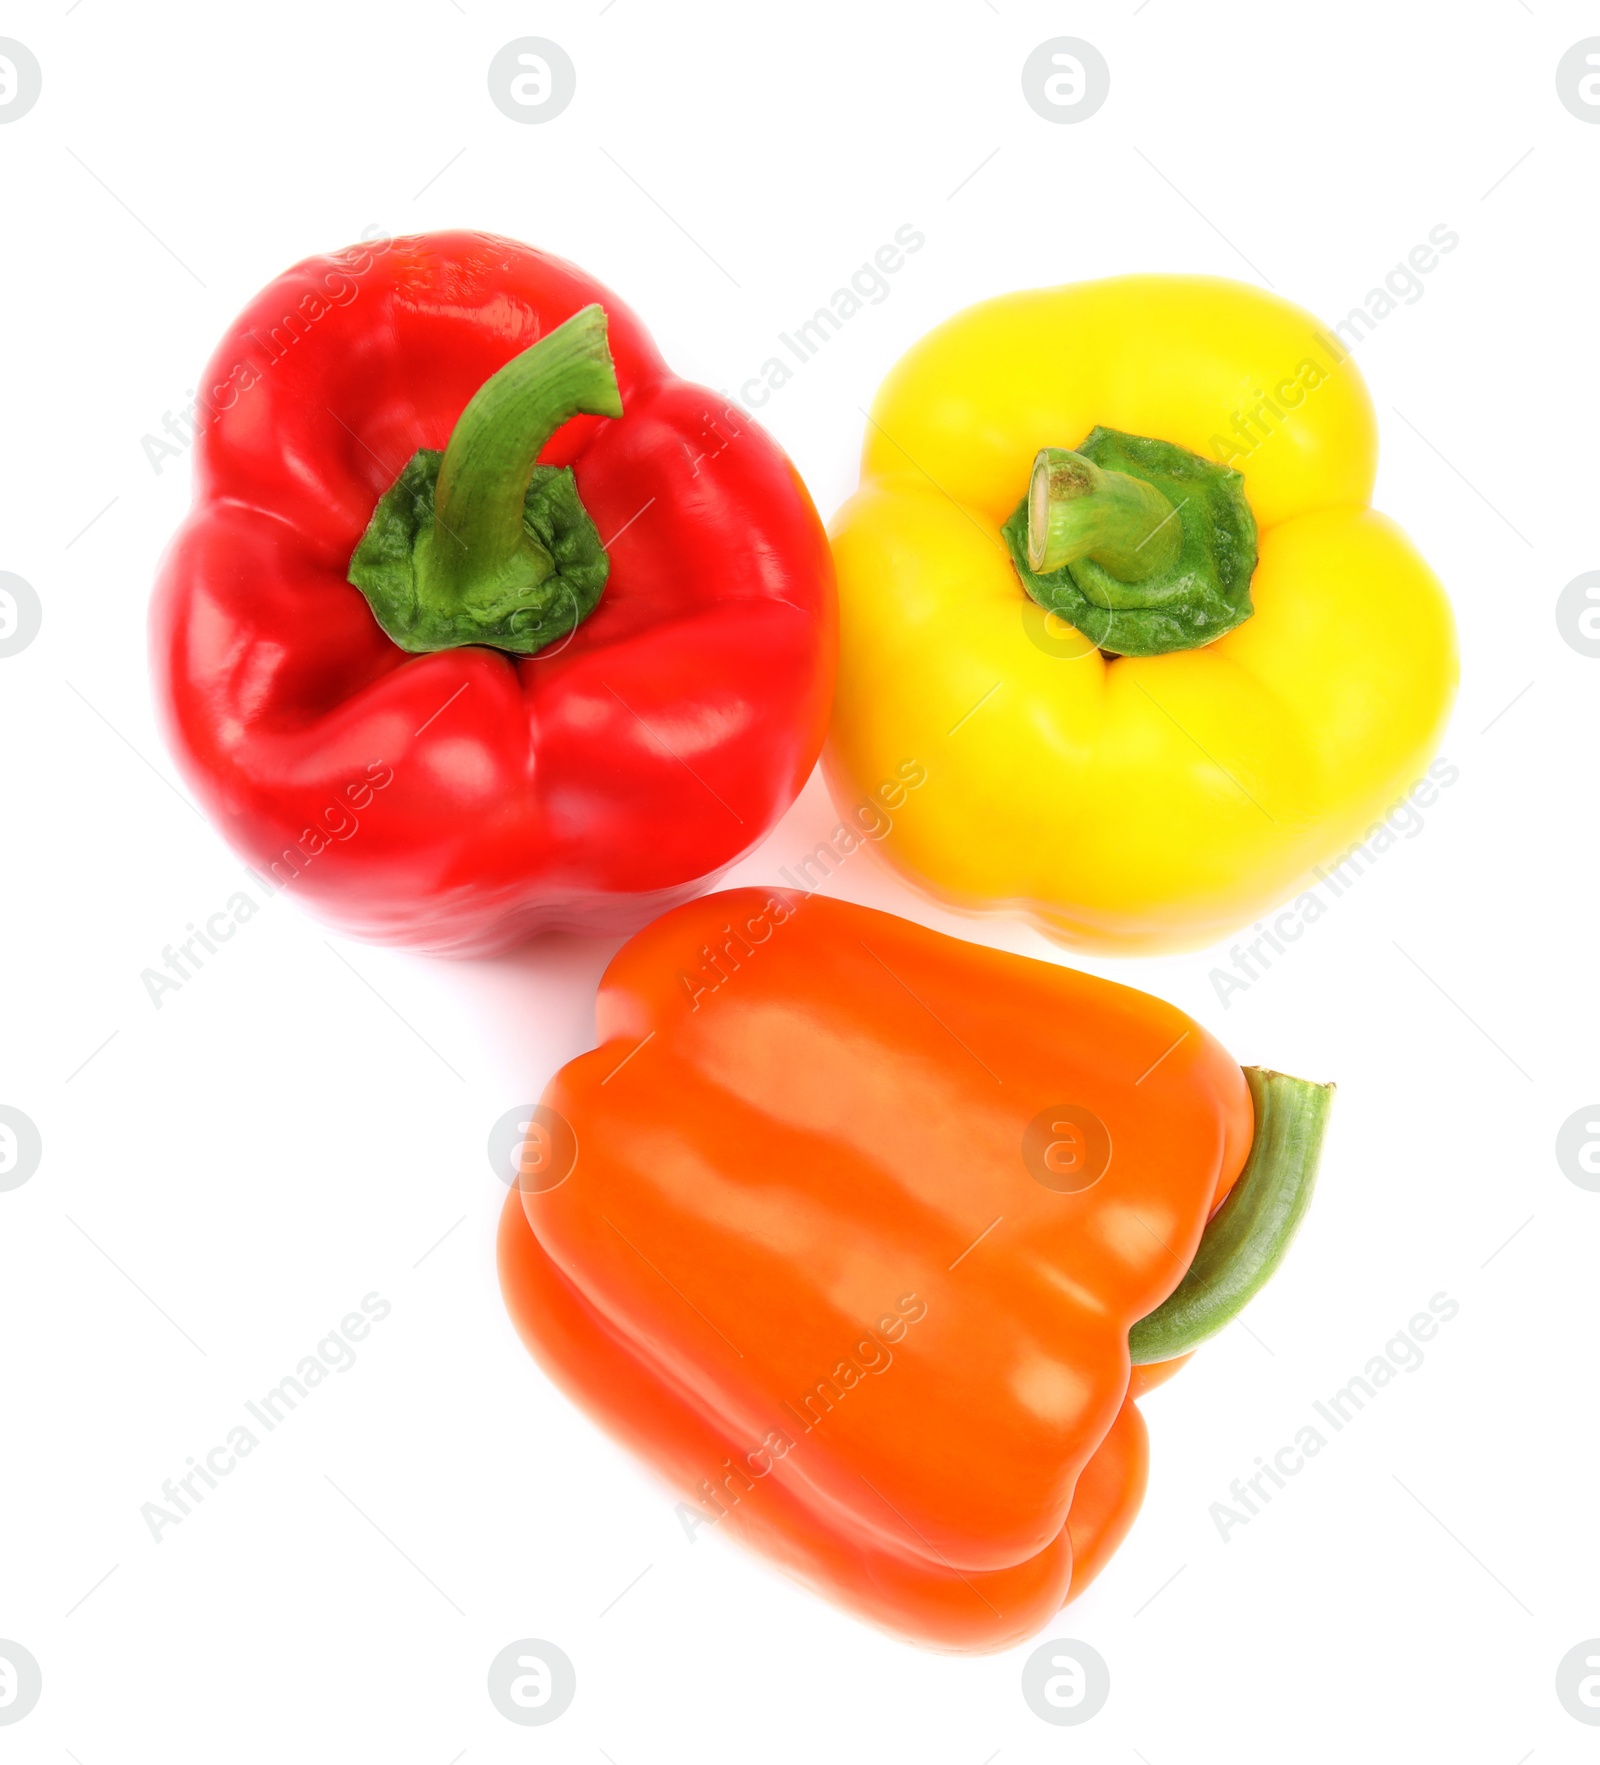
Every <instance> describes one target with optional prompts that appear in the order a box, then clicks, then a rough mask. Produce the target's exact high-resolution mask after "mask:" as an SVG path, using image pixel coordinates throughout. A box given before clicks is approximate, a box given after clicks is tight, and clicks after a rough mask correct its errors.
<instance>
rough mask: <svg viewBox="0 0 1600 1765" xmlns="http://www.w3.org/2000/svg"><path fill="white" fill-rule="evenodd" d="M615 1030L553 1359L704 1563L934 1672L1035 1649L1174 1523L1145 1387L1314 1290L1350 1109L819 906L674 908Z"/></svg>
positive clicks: (577, 1145) (577, 1175)
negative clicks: (856, 1629)
mask: <svg viewBox="0 0 1600 1765" xmlns="http://www.w3.org/2000/svg"><path fill="white" fill-rule="evenodd" d="M596 1023H597V1030H598V1045H597V1046H596V1047H595V1048H594V1049H593V1050H592V1051H591V1052H589V1053H587V1054H584V1055H581V1056H579V1057H578V1058H577V1059H576V1060H574V1061H572V1062H570V1063H569V1064H568V1065H567V1066H565V1067H563V1068H562V1070H561V1071H560V1072H559V1073H558V1074H557V1075H556V1076H555V1077H554V1079H552V1080H551V1082H550V1084H549V1085H548V1086H547V1087H546V1089H545V1092H544V1097H543V1101H542V1102H541V1104H540V1105H539V1107H538V1110H537V1111H536V1112H535V1115H536V1118H537V1126H536V1130H535V1131H534V1132H533V1133H532V1135H531V1137H530V1140H529V1142H528V1143H527V1144H526V1145H525V1147H524V1155H523V1162H522V1165H521V1172H522V1177H521V1180H520V1181H519V1183H518V1185H517V1187H516V1188H514V1189H513V1191H512V1193H511V1195H510V1196H509V1198H508V1201H507V1206H506V1209H505V1212H504V1214H503V1215H502V1219H501V1229H500V1249H499V1256H500V1278H501V1285H502V1290H503V1292H504V1295H505V1299H506V1304H507V1307H508V1309H509V1311H510V1314H511V1317H512V1319H513V1321H514V1323H515V1325H516V1327H517V1329H518V1331H519V1332H520V1333H521V1335H522V1337H523V1339H524V1341H525V1342H526V1344H527V1346H528V1347H529V1349H530V1350H531V1351H532V1353H533V1354H534V1356H535V1357H536V1359H537V1360H538V1361H539V1362H540V1364H541V1365H542V1366H543V1368H544V1370H545V1371H546V1373H547V1374H548V1375H549V1376H550V1377H551V1378H552V1379H553V1380H554V1381H555V1382H556V1383H557V1384H558V1385H559V1386H561V1387H562V1389H563V1390H565V1391H566V1392H567V1394H568V1395H569V1396H570V1397H572V1398H573V1399H574V1400H575V1401H576V1402H577V1403H578V1404H579V1405H580V1406H582V1407H583V1408H584V1409H585V1410H586V1411H587V1412H588V1413H589V1414H590V1415H591V1416H592V1417H593V1418H594V1419H595V1420H596V1421H597V1422H599V1423H600V1425H601V1426H603V1427H604V1428H606V1429H607V1430H608V1431H609V1432H610V1433H611V1434H612V1435H614V1436H615V1437H616V1438H617V1439H618V1440H620V1441H621V1442H623V1443H624V1444H626V1445H627V1446H629V1447H630V1448H631V1449H632V1450H633V1451H634V1452H636V1453H637V1454H638V1455H639V1456H640V1457H641V1458H643V1459H644V1460H646V1461H647V1462H648V1463H649V1464H651V1465H652V1466H653V1467H654V1468H655V1469H656V1470H657V1471H658V1472H659V1473H660V1474H661V1475H662V1476H663V1477H664V1478H665V1480H666V1481H667V1483H668V1484H669V1485H670V1486H672V1487H673V1488H674V1490H675V1491H676V1498H677V1513H678V1517H679V1519H680V1521H682V1523H683V1525H684V1528H685V1530H686V1532H688V1534H689V1535H690V1536H691V1537H694V1536H696V1535H697V1534H698V1533H699V1532H700V1530H701V1529H702V1528H704V1527H708V1526H716V1527H718V1528H725V1529H726V1530H727V1532H728V1533H730V1534H731V1535H733V1536H736V1537H738V1538H739V1539H740V1540H742V1541H743V1542H744V1543H745V1544H746V1545H748V1546H749V1547H751V1548H752V1549H755V1550H757V1551H759V1552H761V1553H762V1554H763V1555H764V1556H765V1557H767V1558H768V1559H769V1560H770V1561H772V1562H773V1563H775V1564H776V1565H777V1566H779V1567H780V1568H782V1569H784V1570H786V1571H787V1572H788V1573H789V1574H791V1575H792V1576H794V1577H796V1578H797V1579H798V1580H800V1581H801V1582H803V1583H805V1584H806V1585H808V1586H809V1587H811V1588H813V1589H814V1590H816V1591H817V1592H819V1593H821V1594H823V1595H824V1596H825V1597H827V1598H829V1599H832V1600H834V1601H837V1602H838V1603H839V1604H841V1605H842V1606H844V1607H845V1608H846V1609H848V1610H849V1611H851V1612H853V1613H855V1614H856V1615H857V1616H859V1617H861V1618H863V1619H865V1620H867V1621H869V1622H871V1623H874V1624H877V1625H879V1626H881V1627H883V1628H885V1629H887V1630H889V1631H892V1632H893V1633H895V1634H897V1635H899V1636H902V1637H905V1638H908V1639H910V1640H912V1641H915V1642H918V1643H921V1644H924V1645H926V1646H928V1647H933V1648H940V1649H947V1650H960V1651H973V1650H992V1649H1001V1648H1006V1647H1008V1646H1010V1645H1011V1644H1013V1643H1016V1642H1019V1641H1021V1640H1023V1639H1024V1638H1026V1637H1028V1636H1030V1635H1032V1634H1033V1633H1034V1632H1035V1631H1036V1630H1038V1629H1039V1628H1040V1627H1041V1626H1042V1625H1044V1624H1045V1623H1047V1622H1048V1621H1049V1619H1050V1618H1051V1616H1052V1615H1053V1614H1054V1613H1055V1612H1056V1611H1057V1610H1059V1609H1060V1607H1061V1606H1062V1605H1063V1603H1064V1602H1066V1601H1067V1600H1069V1599H1071V1598H1074V1597H1076V1595H1077V1594H1079V1593H1081V1592H1082V1591H1083V1589H1084V1588H1085V1587H1086V1586H1087V1585H1088V1584H1089V1583H1090V1582H1091V1581H1092V1580H1093V1578H1094V1577H1095V1575H1097V1574H1098V1573H1099V1572H1100V1571H1101V1569H1102V1568H1103V1567H1104V1565H1105V1563H1106V1562H1107V1561H1108V1559H1109V1558H1110V1556H1111V1555H1112V1553H1113V1552H1114V1551H1115V1549H1116V1547H1117V1545H1118V1544H1119V1543H1120V1541H1121V1540H1122V1538H1123V1537H1124V1536H1125V1534H1126V1532H1127V1530H1128V1528H1129V1526H1131V1525H1132V1523H1133V1520H1134V1518H1135V1516H1136V1514H1137V1512H1138V1508H1139V1504H1140V1501H1141V1499H1142V1496H1143V1492H1144V1486H1145V1474H1146V1467H1147V1457H1148V1443H1147V1440H1146V1435H1145V1428H1144V1423H1143V1420H1142V1418H1141V1417H1140V1414H1139V1410H1138V1406H1137V1403H1136V1401H1135V1400H1136V1399H1137V1398H1138V1397H1139V1396H1140V1395H1142V1394H1143V1392H1145V1391H1147V1390H1149V1389H1151V1388H1152V1387H1153V1386H1155V1385H1156V1384H1159V1383H1160V1382H1161V1381H1162V1380H1163V1379H1164V1378H1166V1377H1169V1376H1171V1374H1172V1373H1173V1372H1175V1371H1176V1370H1177V1369H1178V1367H1179V1366H1180V1365H1181V1363H1182V1361H1183V1360H1184V1358H1186V1357H1187V1356H1188V1354H1189V1353H1190V1352H1191V1351H1192V1350H1193V1349H1194V1348H1195V1347H1196V1346H1197V1345H1198V1344H1199V1343H1201V1342H1203V1341H1204V1340H1206V1339H1207V1338H1208V1337H1209V1336H1211V1335H1213V1334H1214V1333H1215V1332H1216V1331H1217V1330H1219V1329H1221V1328H1222V1327H1223V1325H1224V1324H1225V1323H1226V1322H1227V1321H1228V1320H1229V1319H1230V1318H1232V1317H1233V1316H1235V1315H1237V1313H1238V1311H1239V1310H1240V1309H1241V1308H1242V1307H1243V1306H1244V1305H1245V1304H1247V1303H1248V1301H1249V1299H1250V1298H1251V1297H1252V1295H1253V1294H1254V1293H1256V1292H1257V1291H1258V1290H1259V1289H1260V1287H1261V1286H1262V1285H1263V1284H1264V1282H1265V1281H1266V1280H1267V1279H1268V1278H1269V1277H1270V1276H1271V1275H1272V1274H1273V1272H1274V1271H1275V1270H1276V1269H1277V1268H1278V1266H1279V1265H1280V1263H1281V1261H1282V1259H1283V1256H1284V1254H1285V1251H1286V1250H1287V1248H1288V1245H1289V1243H1290V1241H1291V1239H1292V1237H1293V1235H1294V1232H1295V1230H1296V1228H1297V1227H1298V1225H1299V1223H1300V1221H1301V1219H1302V1218H1303V1216H1304V1214H1305V1212H1306V1209H1307V1207H1308V1205H1309V1203H1310V1201H1311V1196H1312V1190H1313V1184H1314V1181H1315V1174H1316V1167H1317V1159H1318V1155H1319V1150H1320V1145H1321V1138H1322V1133H1323V1129H1324V1126H1325V1123H1326V1119H1327V1114H1328V1108H1329V1103H1330V1098H1331V1087H1329V1086H1325V1085H1316V1084H1309V1083H1307V1082H1305V1081H1303V1080H1299V1079H1291V1078H1287V1077H1285V1076H1284V1075H1282V1074H1280V1073H1273V1072H1266V1071H1262V1070H1259V1069H1254V1068H1251V1069H1245V1070H1241V1069H1240V1068H1239V1066H1237V1065H1236V1064H1235V1063H1234V1061H1233V1060H1232V1059H1231V1058H1230V1057H1229V1056H1228V1054H1227V1053H1226V1052H1225V1051H1224V1050H1223V1049H1222V1048H1221V1047H1220V1045H1219V1044H1218V1043H1217V1042H1216V1041H1215V1040H1213V1038H1212V1037H1211V1036H1210V1035H1209V1034H1208V1033H1207V1032H1206V1031H1205V1030H1204V1029H1202V1028H1201V1027H1200V1025H1198V1024H1196V1023H1194V1022H1193V1021H1192V1020H1190V1019H1189V1018H1187V1017H1185V1016H1184V1015H1183V1013H1181V1012H1179V1011H1177V1010H1176V1009H1175V1008H1173V1007H1172V1006H1169V1005H1166V1004H1164V1003H1162V1002H1161V1001H1160V1000H1158V999H1155V998H1152V997H1150V996H1149V995H1147V994H1144V993H1139V992H1136V991H1134V990H1133V989H1131V988H1128V987H1122V986H1117V985H1115V984H1113V983H1112V982H1109V981H1104V980H1100V979H1098V978H1097V977H1094V976H1091V975H1085V974H1079V973H1076V972H1074V971H1073V970H1070V969H1065V968H1061V967H1058V966H1056V965H1054V964H1050V963H1043V962H1038V961H1034V960H1031V959H1029V958H1026V957H1021V956H1013V955H1009V954H1006V953H1004V952H1001V951H996V950H991V949H988V948H985V947H982V946H977V945H971V944H966V943H963V942H960V941H959V940H957V939H954V938H950V937H946V936H944V935H943V934H941V933H938V932H934V931H930V930H928V929H927V928H925V927H923V926H919V925H915V924H912V923H910V922H909V921H906V920H901V919H897V918H894V917H893V916H891V915H889V914H885V913H879V912H876V911H873V910H871V909H869V908H864V907H856V906H851V905H849V904H846V903H842V902H839V901H835V900H830V899H826V898H824V897H820V896H815V895H810V896H808V895H804V894H801V893H798V892H795V891H788V890H773V891H765V890H760V889H739V890H732V891H729V892H726V893H723V894H716V895H709V896H705V897H702V898H701V899H699V900H697V901H694V902H691V903H689V904H688V905H686V906H684V907H680V908H678V909H676V910H675V911H673V912H671V913H669V914H667V915H666V916H664V917H663V918H662V919H660V920H657V921H656V922H655V924H653V925H651V926H650V927H648V928H647V929H646V930H645V931H643V932H641V933H639V934H638V935H637V936H636V937H634V938H633V939H632V940H631V941H630V942H629V943H628V944H627V945H625V946H624V947H623V949H622V950H621V951H620V952H619V953H618V954H617V956H616V957H615V958H614V959H613V961H612V963H611V965H610V967H609V968H608V969H607V970H606V973H605V975H604V976H603V978H602V980H601V983H600V991H599V997H598V1000H597V1004H596Z"/></svg>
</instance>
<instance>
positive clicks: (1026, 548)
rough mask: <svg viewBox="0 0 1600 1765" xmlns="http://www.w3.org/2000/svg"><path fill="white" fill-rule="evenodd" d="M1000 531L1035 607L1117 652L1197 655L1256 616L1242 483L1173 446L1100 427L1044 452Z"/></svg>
mask: <svg viewBox="0 0 1600 1765" xmlns="http://www.w3.org/2000/svg"><path fill="white" fill-rule="evenodd" d="M1000 532H1001V535H1002V537H1003V538H1004V539H1005V542H1006V548H1007V550H1008V551H1009V552H1010V553H1011V561H1012V563H1013V564H1014V565H1015V566H1016V571H1017V575H1018V576H1019V577H1020V578H1021V579H1022V586H1023V587H1024V588H1025V589H1026V590H1027V591H1028V594H1029V595H1030V596H1031V597H1032V599H1034V600H1035V601H1037V602H1038V603H1039V605H1040V606H1041V607H1043V608H1045V609H1046V611H1048V612H1051V613H1056V614H1058V615H1059V616H1060V617H1061V618H1063V619H1065V620H1067V621H1068V623H1069V624H1072V625H1075V626H1076V627H1077V628H1078V630H1079V631H1081V632H1082V633H1083V634H1084V636H1085V637H1087V638H1088V639H1089V640H1090V642H1091V643H1093V644H1095V645H1096V646H1097V647H1098V648H1099V649H1102V650H1106V651H1109V652H1110V653H1112V654H1113V655H1119V656H1159V655H1162V654H1164V653H1165V652H1166V651H1168V650H1193V649H1198V648H1199V647H1200V646H1201V645H1202V644H1208V643H1214V642H1215V641H1216V640H1217V639H1218V638H1219V637H1221V636H1222V635H1223V634H1224V633H1225V632H1229V631H1232V630H1233V628H1234V627H1235V626H1236V625H1242V624H1243V623H1244V621H1245V620H1246V619H1248V618H1249V617H1250V615H1251V613H1252V612H1253V611H1254V608H1253V607H1252V606H1251V604H1250V577H1251V574H1252V573H1253V572H1254V570H1255V567H1256V523H1255V517H1254V516H1253V515H1252V514H1251V512H1250V504H1249V503H1248V502H1247V501H1246V500H1245V494H1244V479H1243V477H1242V476H1241V475H1240V474H1239V473H1238V472H1235V471H1234V470H1233V469H1232V467H1230V466H1224V465H1220V464H1219V463H1218V462H1216V461H1215V460H1207V459H1202V458H1201V456H1200V455H1199V454H1194V453H1190V452H1189V450H1188V449H1187V448H1185V447H1178V446H1177V445H1176V444H1175V443H1173V442H1170V441H1156V440H1152V439H1151V438H1150V437H1148V436H1144V435H1124V434H1123V433H1122V432H1121V431H1120V430H1118V429H1100V428H1097V429H1095V430H1094V432H1093V433H1092V434H1091V435H1090V436H1089V438H1088V440H1087V441H1085V442H1084V443H1083V445H1082V446H1081V447H1079V448H1078V449H1077V450H1076V451H1070V452H1069V451H1068V450H1067V449H1065V448H1052V447H1047V448H1042V449H1041V450H1040V452H1039V454H1038V455H1037V457H1036V458H1035V460H1034V462H1033V472H1032V474H1031V476H1030V479H1029V483H1028V490H1027V494H1026V495H1024V497H1023V499H1022V501H1021V502H1020V503H1019V504H1018V505H1017V507H1016V509H1015V510H1014V511H1013V512H1012V514H1011V517H1010V519H1009V520H1008V521H1007V522H1006V523H1005V525H1004V526H1003V527H1002V528H1001V529H1000Z"/></svg>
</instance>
